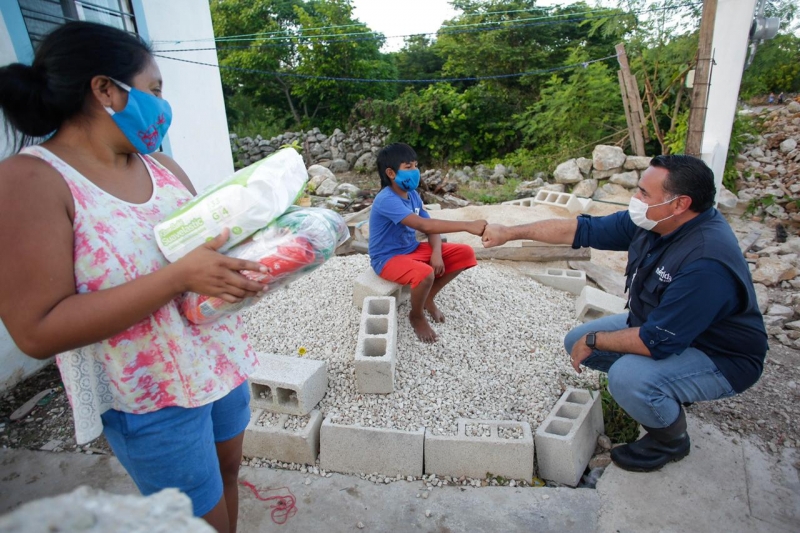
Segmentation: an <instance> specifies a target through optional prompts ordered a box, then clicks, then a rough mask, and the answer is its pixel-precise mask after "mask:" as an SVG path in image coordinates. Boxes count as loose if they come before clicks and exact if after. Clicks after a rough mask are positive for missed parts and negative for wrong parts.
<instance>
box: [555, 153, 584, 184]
mask: <svg viewBox="0 0 800 533" xmlns="http://www.w3.org/2000/svg"><path fill="white" fill-rule="evenodd" d="M553 178H555V180H556V183H564V184H569V183H578V182H579V181H581V180H582V179H583V175H582V174H581V170H580V169H579V168H578V164H577V163H576V162H575V160H574V159H570V160H569V161H565V162H563V163H561V164H560V165H558V166H557V167H556V170H555V172H553Z"/></svg>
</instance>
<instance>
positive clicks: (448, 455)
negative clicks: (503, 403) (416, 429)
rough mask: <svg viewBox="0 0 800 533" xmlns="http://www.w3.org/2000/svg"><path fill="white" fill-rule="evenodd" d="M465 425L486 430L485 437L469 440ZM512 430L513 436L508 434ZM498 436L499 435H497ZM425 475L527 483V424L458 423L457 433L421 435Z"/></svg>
mask: <svg viewBox="0 0 800 533" xmlns="http://www.w3.org/2000/svg"><path fill="white" fill-rule="evenodd" d="M467 425H477V426H481V425H483V426H488V427H489V429H490V434H489V436H488V437H484V436H481V437H469V436H467V434H466V426H467ZM506 429H507V430H512V429H515V430H516V435H514V434H512V432H511V431H501V430H506ZM501 433H502V434H501ZM425 473H426V474H437V475H444V476H453V477H461V476H468V477H472V478H478V479H481V478H484V477H486V475H487V474H488V473H491V474H493V475H496V476H503V477H506V478H510V479H523V480H525V481H530V479H531V478H532V477H533V435H532V434H531V427H530V425H529V424H528V423H527V422H517V421H514V420H468V419H464V418H460V419H458V432H457V433H456V435H452V436H437V435H434V434H432V433H431V431H430V430H426V431H425Z"/></svg>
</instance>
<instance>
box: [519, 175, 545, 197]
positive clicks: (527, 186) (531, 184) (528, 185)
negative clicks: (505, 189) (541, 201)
mask: <svg viewBox="0 0 800 533" xmlns="http://www.w3.org/2000/svg"><path fill="white" fill-rule="evenodd" d="M543 185H544V181H543V180H542V179H541V178H536V179H535V180H533V181H523V182H522V183H520V184H519V185H517V188H516V189H514V194H515V195H516V197H517V198H528V197H531V196H533V195H535V194H536V193H537V192H539V189H541V188H542V186H543Z"/></svg>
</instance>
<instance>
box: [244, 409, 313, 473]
mask: <svg viewBox="0 0 800 533" xmlns="http://www.w3.org/2000/svg"><path fill="white" fill-rule="evenodd" d="M263 412H264V411H263V410H261V409H255V410H254V411H253V414H252V415H251V417H250V424H249V425H248V426H247V429H246V430H245V431H244V443H243V444H242V453H243V454H244V455H246V456H247V457H263V458H265V459H273V460H276V461H283V462H285V463H298V464H305V465H313V464H314V463H315V461H316V460H317V455H319V429H320V426H322V413H321V412H319V411H318V410H316V409H314V410H313V411H311V413H310V414H309V420H308V424H306V426H305V427H304V428H302V429H300V430H298V431H292V430H289V429H284V428H283V426H284V424H285V423H286V419H287V418H288V417H289V415H281V418H280V421H279V422H278V425H277V426H259V425H258V419H259V418H260V417H261V414H262V413H263Z"/></svg>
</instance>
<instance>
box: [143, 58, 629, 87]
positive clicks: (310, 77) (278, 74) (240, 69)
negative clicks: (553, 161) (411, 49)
mask: <svg viewBox="0 0 800 533" xmlns="http://www.w3.org/2000/svg"><path fill="white" fill-rule="evenodd" d="M155 56H156V57H160V58H162V59H170V60H172V61H180V62H181V63H189V64H192V65H202V66H206V67H214V68H218V69H225V70H232V71H235V72H244V73H248V74H263V75H267V76H275V77H278V78H299V79H308V80H328V81H341V82H351V83H443V82H447V83H449V82H457V81H481V80H498V79H507V78H519V77H522V76H533V75H538V74H549V73H551V72H558V71H561V70H569V69H573V68H577V67H583V68H586V67H588V66H589V65H591V64H592V63H598V62H600V61H606V60H608V59H612V58H616V57H617V55H616V54H614V55H610V56H606V57H601V58H599V59H592V60H590V61H584V62H583V63H574V64H572V65H565V66H561V67H552V68H547V69H538V70H530V71H527V72H518V73H515V74H495V75H491V76H471V77H466V78H437V79H427V80H399V79H377V78H341V77H336V76H313V75H310V74H296V73H293V72H275V71H269V70H260V69H253V68H243V67H233V66H229V65H214V64H213V63H204V62H202V61H191V60H189V59H181V58H178V57H169V56H163V55H160V54H155Z"/></svg>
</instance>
